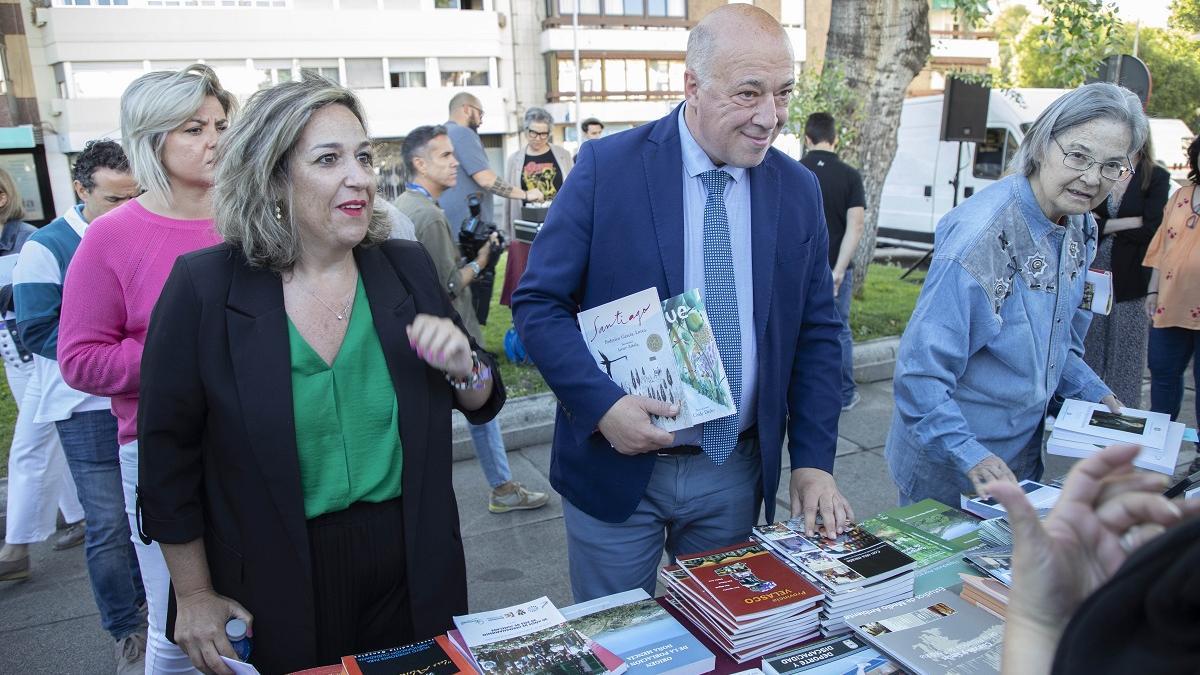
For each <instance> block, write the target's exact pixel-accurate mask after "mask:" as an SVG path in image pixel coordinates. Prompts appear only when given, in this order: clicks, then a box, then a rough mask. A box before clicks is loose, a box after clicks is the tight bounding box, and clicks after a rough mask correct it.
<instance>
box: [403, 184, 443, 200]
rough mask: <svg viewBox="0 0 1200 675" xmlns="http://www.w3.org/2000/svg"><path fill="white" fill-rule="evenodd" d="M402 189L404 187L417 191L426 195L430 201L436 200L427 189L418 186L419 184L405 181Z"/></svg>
mask: <svg viewBox="0 0 1200 675" xmlns="http://www.w3.org/2000/svg"><path fill="white" fill-rule="evenodd" d="M404 189H405V190H412V191H413V192H416V193H419V194H423V195H425V196H426V197H428V198H429V201H431V202H432V201H436V200H435V199H434V198H433V195H431V194H429V190H426V189H425V188H424V187H422V186H420V185H417V184H416V183H405V184H404Z"/></svg>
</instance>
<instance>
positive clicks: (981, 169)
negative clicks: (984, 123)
mask: <svg viewBox="0 0 1200 675" xmlns="http://www.w3.org/2000/svg"><path fill="white" fill-rule="evenodd" d="M1016 152H1017V140H1016V139H1015V138H1013V136H1012V134H1010V133H1008V131H1006V130H1004V129H995V128H989V129H988V130H987V135H986V136H985V137H984V140H983V141H982V142H979V143H976V144H975V166H974V168H973V170H972V174H974V176H975V177H976V178H985V179H988V180H997V179H999V178H1000V177H1001V176H1003V175H1004V170H1005V169H1007V168H1008V163H1009V162H1010V161H1012V157H1013V155H1014V154H1016Z"/></svg>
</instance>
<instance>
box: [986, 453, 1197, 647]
mask: <svg viewBox="0 0 1200 675" xmlns="http://www.w3.org/2000/svg"><path fill="white" fill-rule="evenodd" d="M1138 450H1139V448H1138V447H1137V446H1133V445H1114V446H1109V447H1107V448H1105V449H1104V450H1101V451H1100V452H1098V453H1096V454H1095V455H1093V456H1091V457H1089V458H1087V459H1085V460H1083V461H1081V462H1079V463H1078V464H1076V465H1075V466H1074V468H1072V469H1071V472H1070V474H1068V476H1067V481H1066V484H1065V485H1064V486H1063V490H1062V495H1061V496H1060V497H1059V498H1058V503H1057V504H1055V506H1054V509H1053V510H1052V511H1051V512H1050V515H1049V516H1048V517H1047V518H1046V520H1045V521H1040V520H1038V517H1037V513H1036V512H1035V511H1034V509H1033V506H1032V505H1030V503H1029V499H1028V498H1027V497H1026V496H1025V493H1024V491H1022V490H1021V488H1020V487H1018V486H1016V485H1013V484H1011V483H1007V482H1003V483H1000V482H998V483H991V484H989V485H988V486H987V490H988V492H989V494H991V495H992V496H993V497H995V498H996V500H997V501H999V502H1000V503H1001V504H1003V505H1004V508H1005V509H1006V510H1007V511H1008V520H1009V523H1010V525H1011V527H1012V533H1013V581H1014V583H1013V588H1012V593H1011V595H1010V596H1009V604H1008V617H1009V620H1010V621H1013V620H1016V621H1017V622H1020V623H1022V624H1023V625H1024V626H1027V627H1028V626H1032V627H1034V628H1035V629H1036V630H1038V631H1039V632H1041V633H1043V634H1045V635H1048V636H1053V637H1054V638H1055V639H1057V636H1058V635H1059V634H1060V633H1061V632H1062V629H1063V628H1065V627H1066V624H1067V621H1068V620H1069V619H1070V618H1071V615H1072V614H1074V612H1075V610H1076V609H1077V608H1078V607H1079V604H1080V603H1081V602H1083V600H1084V599H1085V598H1086V597H1087V596H1088V595H1090V594H1091V593H1092V592H1093V591H1095V590H1096V589H1097V588H1098V587H1100V586H1101V585H1102V584H1103V583H1104V582H1106V581H1107V580H1108V579H1109V578H1110V577H1111V576H1112V574H1113V573H1114V572H1115V571H1116V570H1117V568H1119V567H1120V566H1121V564H1122V563H1124V562H1125V560H1126V558H1128V557H1129V554H1130V553H1132V552H1133V551H1134V550H1135V549H1136V548H1137V547H1138V546H1140V545H1141V544H1143V543H1145V541H1146V540H1148V539H1149V538H1151V537H1152V536H1153V535H1155V534H1157V533H1159V532H1161V531H1162V529H1163V528H1165V527H1168V526H1170V525H1173V524H1175V523H1176V522H1178V521H1179V520H1180V519H1181V518H1182V517H1183V511H1182V510H1181V509H1180V507H1179V505H1177V504H1175V503H1173V502H1171V501H1169V500H1168V499H1167V498H1166V497H1163V495H1162V490H1163V489H1164V488H1165V487H1166V477H1165V476H1162V475H1159V474H1150V473H1135V472H1134V471H1133V465H1132V464H1131V461H1132V460H1133V458H1134V457H1135V456H1137V453H1138Z"/></svg>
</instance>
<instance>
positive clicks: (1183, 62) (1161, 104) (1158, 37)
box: [1121, 24, 1200, 131]
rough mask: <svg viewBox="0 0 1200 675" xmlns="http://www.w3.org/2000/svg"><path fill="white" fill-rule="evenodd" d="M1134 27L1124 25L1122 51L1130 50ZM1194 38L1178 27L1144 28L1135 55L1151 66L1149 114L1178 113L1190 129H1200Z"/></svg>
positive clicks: (1198, 53)
mask: <svg viewBox="0 0 1200 675" xmlns="http://www.w3.org/2000/svg"><path fill="white" fill-rule="evenodd" d="M1134 30H1135V29H1134V27H1133V26H1130V25H1128V24H1127V25H1126V26H1125V32H1124V33H1125V34H1124V36H1123V40H1122V42H1123V44H1122V47H1123V48H1122V50H1121V51H1122V53H1125V54H1132V53H1133V34H1134ZM1197 47H1198V45H1197V43H1196V40H1194V39H1192V37H1191V36H1190V35H1188V34H1187V33H1184V32H1183V31H1180V30H1170V29H1165V30H1164V29H1161V28H1143V29H1142V30H1141V33H1140V35H1139V36H1138V57H1139V58H1141V59H1142V60H1143V61H1145V62H1146V67H1147V68H1149V69H1150V77H1151V81H1152V82H1153V84H1154V88H1153V90H1152V91H1151V93H1150V103H1149V105H1148V106H1146V108H1147V110H1146V112H1148V113H1149V114H1150V115H1151V116H1152V117H1178V118H1179V119H1181V120H1183V121H1184V122H1185V123H1187V125H1188V127H1189V128H1191V129H1192V130H1193V131H1198V130H1200V110H1198V109H1197V106H1200V99H1197V97H1196V92H1198V91H1200V50H1198V49H1197Z"/></svg>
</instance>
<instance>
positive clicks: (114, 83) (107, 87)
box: [71, 61, 145, 98]
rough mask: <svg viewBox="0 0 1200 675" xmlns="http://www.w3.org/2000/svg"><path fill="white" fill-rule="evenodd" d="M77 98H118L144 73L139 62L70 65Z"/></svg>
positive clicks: (101, 62)
mask: <svg viewBox="0 0 1200 675" xmlns="http://www.w3.org/2000/svg"><path fill="white" fill-rule="evenodd" d="M71 71H72V72H71V79H72V80H73V88H74V90H75V96H76V97H77V98H120V97H121V94H123V93H124V92H125V88H126V87H128V86H129V84H130V83H131V82H133V81H134V80H136V79H137V78H138V77H140V76H141V75H142V73H143V72H145V69H144V68H143V67H142V62H141V61H92V62H81V63H80V62H76V63H72V64H71Z"/></svg>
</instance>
